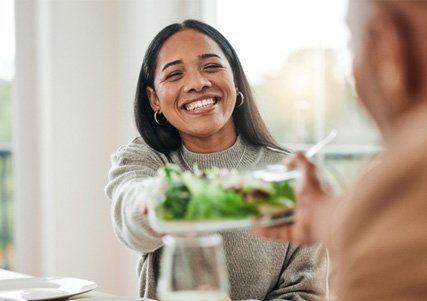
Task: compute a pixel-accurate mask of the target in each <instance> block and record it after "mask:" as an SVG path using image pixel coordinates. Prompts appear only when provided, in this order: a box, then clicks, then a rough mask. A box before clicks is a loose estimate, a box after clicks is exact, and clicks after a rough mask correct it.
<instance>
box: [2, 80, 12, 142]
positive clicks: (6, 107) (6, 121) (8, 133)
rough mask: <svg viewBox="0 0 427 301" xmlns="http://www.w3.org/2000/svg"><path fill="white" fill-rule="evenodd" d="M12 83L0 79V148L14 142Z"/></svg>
mask: <svg viewBox="0 0 427 301" xmlns="http://www.w3.org/2000/svg"><path fill="white" fill-rule="evenodd" d="M11 86H12V85H11V82H8V81H5V80H3V79H0V147H1V146H2V145H9V144H10V143H11V141H12V98H11Z"/></svg>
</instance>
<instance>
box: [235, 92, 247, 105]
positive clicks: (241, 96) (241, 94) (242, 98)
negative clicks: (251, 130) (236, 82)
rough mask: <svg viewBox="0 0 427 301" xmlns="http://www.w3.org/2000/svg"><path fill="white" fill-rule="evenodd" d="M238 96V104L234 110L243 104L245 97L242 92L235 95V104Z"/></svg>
mask: <svg viewBox="0 0 427 301" xmlns="http://www.w3.org/2000/svg"><path fill="white" fill-rule="evenodd" d="M239 96H240V103H239V104H238V105H236V106H235V108H240V107H241V106H243V104H244V103H245V95H243V93H242V92H239V93H237V97H236V102H237V100H238V99H239Z"/></svg>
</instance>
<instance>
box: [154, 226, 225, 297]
mask: <svg viewBox="0 0 427 301" xmlns="http://www.w3.org/2000/svg"><path fill="white" fill-rule="evenodd" d="M163 242H164V247H163V253H162V255H161V261H160V277H159V283H158V286H157V297H158V298H159V300H160V301H181V300H182V301H192V300H197V301H201V300H203V301H228V300H230V299H229V297H228V295H229V282H228V273H227V267H226V263H225V256H224V250H223V245H222V237H221V236H220V235H219V234H210V235H205V236H195V237H176V236H169V235H166V236H164V237H163Z"/></svg>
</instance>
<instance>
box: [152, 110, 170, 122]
mask: <svg viewBox="0 0 427 301" xmlns="http://www.w3.org/2000/svg"><path fill="white" fill-rule="evenodd" d="M157 114H159V115H162V113H161V112H160V111H156V112H154V121H155V122H156V123H157V124H158V125H165V124H167V123H168V120H167V119H166V117H163V118H164V119H165V121H164V122H159V120H158V119H157Z"/></svg>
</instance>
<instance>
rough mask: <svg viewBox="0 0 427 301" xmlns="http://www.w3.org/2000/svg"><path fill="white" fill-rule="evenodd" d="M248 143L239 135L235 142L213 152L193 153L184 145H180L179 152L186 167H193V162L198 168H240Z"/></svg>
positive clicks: (248, 150) (247, 150) (248, 148)
mask: <svg viewBox="0 0 427 301" xmlns="http://www.w3.org/2000/svg"><path fill="white" fill-rule="evenodd" d="M249 152H250V147H249V144H248V143H247V142H246V141H245V140H244V139H243V138H242V137H241V136H240V135H239V136H237V139H236V142H234V144H233V145H232V146H230V147H229V148H228V149H226V150H223V151H220V152H215V153H203V154H202V153H194V152H191V151H190V150H188V149H187V148H186V147H185V146H184V145H182V146H181V148H180V150H179V153H180V156H181V157H182V159H183V161H184V163H185V165H186V168H189V169H191V170H192V169H193V166H194V164H197V166H198V167H199V168H200V169H206V168H210V167H213V166H215V167H218V168H240V167H242V166H241V165H242V164H241V163H242V161H243V160H244V159H245V157H246V156H247V155H248V154H249Z"/></svg>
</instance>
